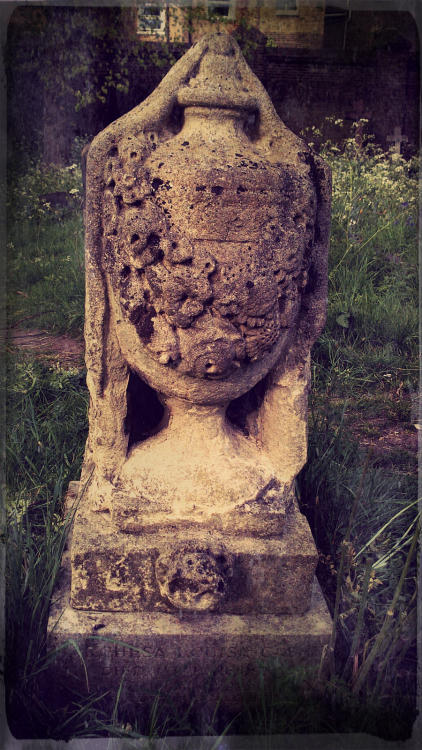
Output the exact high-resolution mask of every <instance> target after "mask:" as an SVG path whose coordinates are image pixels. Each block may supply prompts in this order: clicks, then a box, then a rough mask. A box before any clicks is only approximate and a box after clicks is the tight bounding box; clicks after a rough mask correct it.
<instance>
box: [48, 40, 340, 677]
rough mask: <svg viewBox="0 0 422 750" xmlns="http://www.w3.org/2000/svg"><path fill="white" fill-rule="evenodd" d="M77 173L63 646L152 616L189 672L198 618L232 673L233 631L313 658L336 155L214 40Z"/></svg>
mask: <svg viewBox="0 0 422 750" xmlns="http://www.w3.org/2000/svg"><path fill="white" fill-rule="evenodd" d="M86 180H87V193H86V208H85V222H86V323H85V338H86V362H87V382H88V387H89V391H90V398H91V404H90V413H89V437H88V441H87V446H86V452H85V459H84V464H83V470H82V476H81V482H80V484H79V485H78V509H77V512H76V517H75V521H74V525H73V532H72V538H71V542H70V553H69V556H70V571H69V575H70V579H71V582H70V583H69V589H70V599H69V591H67V588H66V586H67V584H66V585H64V588H63V589H62V590H63V591H66V603H65V604H63V607H64V609H63V612H62V618H61V620H60V623H61V624H60V626H59V629H56V630H55V634H54V639H55V640H54V643H55V644H56V645H57V643H60V642H61V641H62V640H63V639H65V638H66V637H72V638H76V639H77V640H78V641H79V642H80V643H81V644H82V645H84V644H85V645H86V643H85V641H84V639H86V638H88V633H89V617H90V615H89V614H84V613H83V612H82V610H84V611H85V612H86V613H89V612H91V613H104V617H105V616H106V619H107V623H108V624H107V628H108V629H109V631H110V632H111V633H112V634H114V635H116V634H117V633H119V638H120V639H121V640H124V639H125V637H127V638H128V639H129V641H130V642H132V641H133V642H138V640H139V639H141V640H142V638H143V633H144V632H145V628H146V629H147V631H148V633H149V637H150V638H151V639H152V642H153V643H154V648H158V649H160V648H163V649H164V650H166V649H167V651H166V654H167V656H166V659H167V660H168V661H169V663H170V662H171V659H172V657H171V643H172V642H173V641H172V638H173V636H171V637H170V636H169V634H170V633H173V631H174V632H176V631H177V633H178V634H180V635H181V636H183V642H184V643H185V644H186V649H187V652H186V655H187V654H188V653H189V654H190V656H191V659H192V665H193V666H192V669H191V672H189V675H191V676H192V675H193V674H194V673H195V674H196V672H197V671H198V668H199V667H198V665H199V664H200V662H201V659H202V656H201V654H200V649H199V643H200V642H201V639H203V637H204V633H208V634H210V633H211V634H212V643H213V644H214V645H213V646H212V648H213V649H215V655H216V659H217V661H216V662H215V666H216V668H217V670H218V669H220V670H221V672H222V673H223V672H224V670H225V669H226V666H227V665H226V664H225V658H226V657H225V653H226V651H225V649H226V645H225V644H226V643H229V642H231V637H232V636H233V638H234V640H235V642H236V645H235V651H236V654H237V656H236V658H238V657H239V658H240V656H239V654H240V651H239V649H241V651H242V653H243V650H244V653H243V656H242V664H244V665H245V663H246V662H247V663H248V664H249V667H248V669H254V667H253V660H254V658H255V657H256V656H257V655H258V654H259V653H261V651H260V649H262V648H264V649H265V648H266V646H265V644H267V643H268V642H269V640H270V641H271V644H272V645H271V648H270V650H269V655H270V656H275V655H276V654H278V655H282V658H286V659H287V654H289V657H288V661H289V663H290V662H291V663H296V662H297V663H303V661H304V658H303V657H304V654H305V653H306V659H309V660H310V661H311V662H313V663H316V662H317V661H318V659H319V657H320V654H321V648H322V646H323V644H324V642H326V641H327V640H328V636H329V631H330V618H329V615H328V612H327V610H326V609H325V608H324V606H323V604H322V602H321V594H320V591H319V589H318V586H317V584H316V588H315V587H314V588H313V580H314V572H315V567H316V562H317V552H316V549H315V545H314V543H313V540H312V536H311V533H310V530H309V527H308V524H307V522H306V520H305V518H304V516H303V515H302V514H301V513H300V511H299V509H298V506H297V503H296V499H295V493H294V485H295V479H296V476H297V474H298V472H299V471H300V469H301V468H302V466H303V464H304V463H305V460H306V443H307V427H306V424H307V393H308V388H309V360H310V349H311V346H312V344H313V342H314V341H315V338H316V337H317V336H318V334H319V333H320V331H321V329H322V326H323V323H324V319H325V309H326V296H327V253H328V238H329V224H330V175H329V170H328V167H327V166H326V165H325V163H324V162H323V161H322V159H320V157H318V156H317V155H315V154H314V153H313V152H312V151H311V150H310V148H309V147H308V146H307V145H306V144H305V143H304V142H303V141H302V140H301V139H299V138H298V137H297V136H295V135H294V134H293V133H292V132H291V131H289V130H288V129H287V128H286V127H285V125H284V124H283V123H282V122H281V120H280V119H279V117H278V116H277V114H276V112H275V110H274V108H273V106H272V104H271V101H270V99H269V97H268V95H267V93H266V92H265V90H264V88H263V87H262V85H261V84H260V83H259V81H258V79H257V78H256V77H255V76H254V74H253V73H252V71H251V70H250V68H249V67H248V65H247V64H246V62H245V60H244V58H243V56H242V54H241V52H240V50H239V48H238V46H237V44H236V42H235V41H234V40H232V39H231V37H229V36H228V35H226V34H214V35H209V36H207V37H204V38H203V39H201V41H200V42H198V44H196V45H195V46H194V47H193V48H191V49H190V50H189V51H188V52H187V53H186V54H185V55H184V57H183V58H181V60H179V61H178V62H177V63H176V64H175V65H174V67H173V68H172V69H171V71H170V72H169V73H168V74H167V76H166V77H165V78H164V79H163V81H162V83H161V84H160V85H159V86H158V87H157V89H156V90H155V91H154V92H153V93H152V94H151V96H150V97H149V98H148V99H147V100H146V101H145V102H143V103H142V104H140V105H139V106H138V107H136V108H135V109H134V110H132V111H131V112H129V113H128V114H127V115H125V116H124V117H121V118H120V119H119V120H117V121H116V122H114V123H112V124H111V125H110V126H109V127H108V128H106V130H104V131H103V132H102V133H100V134H99V135H98V136H97V137H96V138H95V139H94V141H93V142H92V144H91V146H90V149H89V152H88V158H87V172H86ZM75 488H76V486H75V485H74V486H73V492H75ZM67 564H69V562H67ZM312 591H313V592H314V593H312ZM315 597H316V598H315ZM180 612H183V613H184V616H185V617H186V618H188V619H187V620H186V621H185V620H182V621H179V616H180ZM96 616H97V615H95V617H96ZM101 618H102V619H103V614H101ZM192 618H194V619H192ZM75 623H77V626H76V624H75ZM186 623H188V624H186ZM174 628H176V630H174ZM240 633H241V636H242V637H241V639H240V640H239V634H240ZM248 633H249V635H248ZM248 638H249V639H250V640H248ZM236 639H237V640H236ZM268 639H269V640H268ZM189 644H190V646H189ZM252 644H254V645H253V646H252ZM255 652H256V653H255ZM270 652H271V653H270ZM139 658H141V657H139ZM119 659H120V656H119V655H118V654H117V655H116V656H115V662H116V663H115V664H114V665H113V669H112V671H113V674H117V673H118V672H119V668H118V667H119V664H120V662H119ZM174 659H175V664H177V663H178V662H177V658H176V655H174ZM139 663H142V664H143V662H142V659H141V661H140V662H139ZM151 664H153V665H155V666H153V668H152V671H153V673H154V674H153V675H152V676H151V680H152V683H154V685H159V684H161V683H160V680H161V679H163V680H164V673H163V674H162V672H161V671H160V670H161V667H160V668H159V667H158V662H157V661H154V662H151ZM195 664H196V666H195ZM97 667H98V665H97ZM97 667H95V669H97ZM192 670H193V671H192ZM159 675H161V676H160V677H159ZM145 679H147V678H145ZM149 679H150V678H149V677H148V680H149ZM192 679H193V677H192ZM195 680H196V677H195ZM141 687H142V686H141Z"/></svg>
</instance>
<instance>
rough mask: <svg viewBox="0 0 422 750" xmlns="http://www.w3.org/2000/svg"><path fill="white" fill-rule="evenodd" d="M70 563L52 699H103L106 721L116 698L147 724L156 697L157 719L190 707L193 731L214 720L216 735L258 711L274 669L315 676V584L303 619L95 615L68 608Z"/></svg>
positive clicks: (53, 626)
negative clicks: (98, 696)
mask: <svg viewBox="0 0 422 750" xmlns="http://www.w3.org/2000/svg"><path fill="white" fill-rule="evenodd" d="M69 562H70V561H69V559H67V560H65V561H64V566H63V569H62V573H61V581H60V586H59V587H58V589H57V591H56V597H57V598H56V603H55V604H54V606H53V607H52V610H51V615H50V621H49V631H50V636H49V646H50V647H51V648H53V649H55V648H56V649H59V650H58V652H57V655H56V658H55V661H54V663H53V668H52V670H51V673H50V674H51V677H50V680H51V681H50V688H51V689H52V693H53V694H54V700H55V701H59V702H63V701H64V700H68V699H69V695H71V693H72V691H73V690H74V691H75V692H76V693H78V694H79V695H80V694H81V693H82V694H84V693H85V694H88V693H89V692H90V691H91V692H96V693H98V694H104V693H107V695H106V696H105V697H104V698H103V699H102V706H103V708H104V709H105V711H106V713H108V714H109V715H111V713H112V711H113V708H114V705H115V702H116V697H117V695H119V711H121V712H125V714H126V716H129V717H133V718H135V717H137V718H138V721H139V722H141V724H142V722H145V724H144V726H147V724H148V721H149V719H148V717H150V716H151V714H152V712H153V710H154V705H156V702H157V700H158V701H159V703H158V705H159V708H160V711H159V720H160V721H163V722H164V721H165V720H166V718H167V719H170V721H173V722H174V721H175V720H176V719H177V718H179V719H180V718H181V717H182V716H183V714H184V712H185V711H188V710H189V717H190V721H191V722H193V723H194V725H196V726H197V727H198V733H200V734H207V731H208V726H209V724H208V722H211V720H212V717H215V716H217V717H218V722H219V727H221V731H222V730H223V729H224V727H225V726H227V724H228V723H229V722H230V721H231V720H232V719H233V718H234V717H235V716H236V715H238V714H239V713H240V712H242V711H244V710H245V709H246V707H249V708H251V707H252V708H259V705H260V701H261V700H262V691H263V689H265V687H264V688H263V684H264V686H265V685H269V684H270V683H271V679H272V677H273V674H274V671H275V670H277V669H280V668H281V669H285V668H293V669H297V668H301V667H302V668H304V669H306V670H308V669H312V668H315V669H317V667H318V664H319V660H320V657H321V653H322V648H323V647H324V645H325V644H326V643H328V640H329V636H330V632H331V618H330V615H329V612H328V610H327V606H326V604H325V601H324V598H323V596H322V593H321V589H320V587H319V584H318V583H317V581H316V579H314V581H313V585H312V589H311V601H310V606H309V609H308V610H307V612H306V613H305V614H289V615H286V614H285V615H270V614H242V615H238V614H215V613H209V614H203V613H193V614H192V613H190V614H187V613H182V612H179V614H169V613H168V612H154V611H151V612H96V611H82V610H78V609H75V608H73V607H71V606H70V602H69V599H70V597H69V594H70V565H69ZM75 643H76V644H77V645H78V648H79V650H80V653H81V655H82V657H83V661H84V665H85V668H84V666H83V664H82V660H81V658H80V655H79V654H78V652H77V650H76V649H75V646H74V644H75ZM85 669H86V672H85ZM172 712H173V714H172ZM144 731H147V729H144ZM182 733H183V732H182Z"/></svg>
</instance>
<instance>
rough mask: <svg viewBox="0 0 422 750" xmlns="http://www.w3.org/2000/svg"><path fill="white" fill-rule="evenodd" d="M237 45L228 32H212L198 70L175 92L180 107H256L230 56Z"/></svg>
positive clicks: (234, 52)
mask: <svg viewBox="0 0 422 750" xmlns="http://www.w3.org/2000/svg"><path fill="white" fill-rule="evenodd" d="M235 54H236V47H235V45H234V42H233V40H232V39H231V37H230V36H228V34H215V35H213V37H212V38H211V39H210V41H209V45H208V50H207V52H206V54H205V55H204V57H203V58H202V60H201V63H200V66H199V71H198V74H197V75H196V76H195V77H192V78H191V79H190V81H189V84H188V85H187V86H183V87H182V88H180V89H179V90H178V92H177V101H178V103H179V104H180V105H181V106H182V107H212V108H214V107H216V108H218V109H240V110H244V111H246V112H251V111H255V110H256V109H257V102H256V98H255V97H254V96H252V95H251V94H250V93H249V91H248V89H247V88H245V86H244V84H243V82H242V78H241V75H240V73H239V70H238V65H237V64H236V62H234V60H233V58H234V57H235Z"/></svg>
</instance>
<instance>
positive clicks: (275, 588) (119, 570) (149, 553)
mask: <svg viewBox="0 0 422 750" xmlns="http://www.w3.org/2000/svg"><path fill="white" fill-rule="evenodd" d="M73 540H74V541H73V542H72V545H71V549H72V585H71V604H72V606H73V607H76V608H78V609H89V610H93V609H94V610H107V611H110V610H111V611H150V612H158V611H159V612H170V613H173V612H175V611H176V612H177V611H178V610H179V609H186V610H188V609H192V610H195V609H196V610H206V609H212V610H216V611H218V612H219V613H220V614H239V615H242V614H248V613H250V612H254V613H255V614H292V615H293V614H298V615H301V614H304V613H305V612H306V611H307V609H308V607H309V604H310V596H311V588H312V580H313V577H314V572H315V567H316V564H317V559H318V555H317V551H316V548H315V544H314V541H313V538H312V535H311V532H310V529H309V525H308V522H307V521H306V518H305V517H304V516H303V515H302V514H301V513H300V512H299V510H298V509H297V508H295V507H293V508H292V510H291V511H290V512H289V513H288V514H287V515H286V520H285V526H284V530H283V534H282V535H281V536H280V537H278V538H275V537H273V538H269V539H264V538H260V537H253V536H251V535H244V536H236V535H233V534H227V533H226V534H224V533H221V532H220V533H219V532H217V531H215V530H209V529H196V528H190V529H187V530H186V529H177V528H175V529H173V528H171V527H169V528H167V529H163V530H161V531H156V532H154V533H150V534H143V535H141V536H138V535H134V534H127V533H123V532H122V531H120V529H119V528H117V527H116V526H115V524H113V522H112V519H110V516H109V515H107V516H105V515H104V514H100V513H93V512H92V511H89V510H84V509H81V510H80V511H78V513H77V516H76V518H75V523H74V528H73Z"/></svg>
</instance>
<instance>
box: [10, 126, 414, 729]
mask: <svg viewBox="0 0 422 750" xmlns="http://www.w3.org/2000/svg"><path fill="white" fill-rule="evenodd" d="M363 124H364V123H360V124H359V125H358V127H357V128H356V132H357V135H356V137H354V138H348V139H345V140H344V142H343V147H342V148H338V147H336V146H334V145H333V144H331V143H328V142H321V141H322V136H321V134H320V133H319V132H318V131H316V130H315V129H314V130H313V132H310V133H309V134H307V139H308V141H310V140H311V141H312V142H313V144H314V147H315V149H316V150H319V152H320V153H321V154H322V155H323V156H324V157H325V158H326V159H327V160H328V162H329V163H330V165H331V167H332V169H333V206H332V236H331V250H330V258H329V304H328V315H327V324H326V327H325V329H324V331H323V333H322V335H321V336H320V338H319V340H318V341H317V343H316V345H315V347H314V349H313V355H312V393H311V396H310V412H309V458H308V463H307V464H306V466H305V467H304V469H303V471H302V472H301V474H300V475H299V481H298V484H297V493H298V498H299V501H300V504H301V508H302V510H303V512H304V513H305V514H306V516H307V518H308V520H309V523H310V525H311V528H312V531H313V534H314V537H315V541H316V544H317V547H318V550H319V553H320V560H319V564H318V570H317V573H318V577H319V581H320V584H321V586H322V589H323V591H324V594H325V597H326V599H327V602H328V604H329V607H330V611H331V613H332V616H333V635H332V639H331V642H330V647H329V648H328V650H327V652H326V653H325V655H324V658H323V660H322V663H321V665H320V669H319V671H318V673H314V672H310V671H309V672H307V671H305V672H304V671H286V670H283V668H282V666H280V665H273V681H272V683H271V686H270V687H269V688H267V689H264V688H263V690H262V700H261V702H260V705H248V704H247V703H246V702H245V706H244V712H243V713H242V714H241V715H239V716H236V717H233V721H232V723H231V724H230V725H229V726H226V727H222V726H219V724H218V711H216V716H215V722H214V724H213V722H212V720H211V722H210V726H208V727H204V726H202V727H200V728H198V727H196V726H195V725H194V723H192V721H191V719H190V715H189V713H187V714H186V715H185V716H178V715H177V713H175V711H174V710H172V706H171V703H170V702H169V701H168V702H167V701H166V697H165V696H157V699H156V702H155V704H154V710H153V711H152V713H151V714H150V715H148V716H144V715H142V712H140V713H139V715H136V716H133V715H130V716H129V715H125V713H124V712H123V711H122V710H121V708H120V705H119V697H120V692H118V693H117V695H116V696H115V708H114V711H113V713H112V715H109V714H106V713H105V712H104V708H103V704H102V696H101V694H93V693H90V692H89V691H87V690H85V691H84V689H83V688H81V693H80V694H79V695H74V696H73V698H72V701H71V703H69V705H67V706H61V707H53V706H52V704H51V702H49V700H48V698H47V693H46V691H45V687H46V686H45V684H44V682H43V675H44V674H45V670H46V667H47V666H48V665H49V664H50V662H51V661H52V660H54V654H51V653H49V652H48V651H47V650H46V625H47V617H48V609H49V601H50V598H51V596H52V594H53V589H54V583H55V580H56V577H57V574H58V571H59V567H60V560H61V555H62V551H63V548H64V545H65V541H66V535H67V532H68V529H69V524H70V522H71V518H70V517H69V516H65V515H64V512H63V496H64V493H65V491H66V489H67V486H68V483H69V481H71V480H77V479H78V478H79V472H80V466H81V461H82V456H83V450H84V444H85V439H86V434H87V407H88V395H87V390H86V385H85V371H84V366H83V358H82V349H83V344H82V327H83V295H84V292H83V287H84V264H83V221H82V188H81V175H80V170H79V167H78V166H77V165H76V164H73V165H69V166H68V167H67V168H64V169H58V168H57V169H53V168H49V169H42V168H41V167H40V166H39V165H36V164H25V165H23V164H21V165H20V171H19V173H15V174H13V175H12V178H11V180H10V190H9V236H8V255H7V261H8V262H7V267H8V288H7V304H8V329H9V337H8V340H7V350H8V356H7V373H6V374H7V389H8V396H7V398H8V401H7V510H6V515H7V519H6V525H7V528H6V538H7V570H6V584H7V586H6V622H7V645H6V687H7V705H8V719H9V726H10V728H11V731H12V732H13V733H14V734H15V735H16V736H20V737H31V738H36V737H53V738H63V739H66V738H70V737H74V736H98V735H112V736H118V737H137V736H139V735H148V736H151V737H153V736H157V737H159V736H164V735H172V734H182V735H183V734H185V735H189V734H206V733H210V734H213V733H217V734H218V733H224V732H227V733H229V734H235V733H238V734H266V733H268V734H270V733H275V734H284V733H314V732H368V733H372V734H375V735H378V736H381V737H384V738H386V739H405V738H407V737H409V736H410V733H411V731H412V724H413V722H414V719H415V716H416V711H415V696H416V669H417V661H416V660H417V657H416V614H417V610H416V605H417V588H416V586H417V580H416V579H417V560H416V557H417V541H418V533H419V516H418V499H417V491H418V477H417V461H416V449H417V434H418V433H417V430H418V428H419V424H418V397H417V389H418V335H417V331H418V301H417V254H418V241H417V240H418V236H417V210H418V162H417V160H416V159H412V160H410V161H405V160H404V159H402V158H401V156H400V155H399V154H397V153H393V152H390V153H384V152H382V151H381V150H379V149H377V148H376V147H374V146H372V145H371V140H370V139H368V140H367V141H364V142H363V139H362V135H361V133H362V125H363ZM337 126H338V127H339V128H341V127H342V123H341V122H340V121H338V122H337ZM43 342H44V343H43ZM69 342H70V343H69ZM75 342H76V343H75ZM69 648H77V646H76V644H71V643H70V644H69ZM80 658H81V659H82V654H80ZM239 689H240V687H239ZM216 708H217V707H216Z"/></svg>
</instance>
